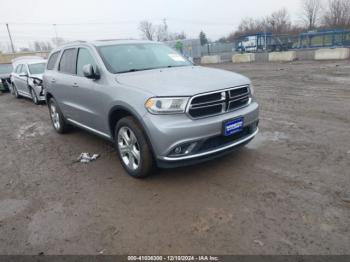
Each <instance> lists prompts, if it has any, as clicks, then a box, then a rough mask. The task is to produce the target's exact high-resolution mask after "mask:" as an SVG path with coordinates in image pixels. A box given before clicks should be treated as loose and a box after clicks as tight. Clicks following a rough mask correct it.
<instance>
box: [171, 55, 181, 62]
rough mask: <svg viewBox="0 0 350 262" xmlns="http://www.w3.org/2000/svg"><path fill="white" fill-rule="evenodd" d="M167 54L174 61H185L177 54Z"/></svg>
mask: <svg viewBox="0 0 350 262" xmlns="http://www.w3.org/2000/svg"><path fill="white" fill-rule="evenodd" d="M168 56H169V57H170V58H171V59H173V60H174V61H176V62H185V59H184V58H183V57H182V56H180V55H178V54H168Z"/></svg>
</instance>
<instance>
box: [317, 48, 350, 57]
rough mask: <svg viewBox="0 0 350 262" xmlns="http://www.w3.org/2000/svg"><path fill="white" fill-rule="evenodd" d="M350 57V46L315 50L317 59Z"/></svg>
mask: <svg viewBox="0 0 350 262" xmlns="http://www.w3.org/2000/svg"><path fill="white" fill-rule="evenodd" d="M349 57H350V49H349V48H334V49H330V48H325V49H318V50H316V52H315V60H344V59H348V58H349Z"/></svg>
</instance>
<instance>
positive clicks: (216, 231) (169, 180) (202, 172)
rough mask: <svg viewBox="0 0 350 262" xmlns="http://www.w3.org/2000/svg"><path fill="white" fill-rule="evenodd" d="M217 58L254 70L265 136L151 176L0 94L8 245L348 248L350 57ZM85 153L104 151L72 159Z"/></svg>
mask: <svg viewBox="0 0 350 262" xmlns="http://www.w3.org/2000/svg"><path fill="white" fill-rule="evenodd" d="M217 67H220V68H224V69H227V70H233V71H238V72H241V73H243V74H245V75H247V76H249V77H251V78H252V80H253V82H254V84H255V90H256V97H257V98H258V100H259V102H260V104H261V125H260V128H261V132H260V134H259V136H258V137H257V138H256V139H255V140H254V141H253V142H252V143H251V144H250V145H248V146H247V147H245V148H243V149H242V150H240V151H239V152H236V153H233V154H231V155H229V156H227V157H224V158H222V159H219V160H215V161H212V162H208V163H205V164H202V165H198V166H193V167H189V168H181V169H175V170H162V171H160V172H158V173H157V174H154V175H153V176H151V177H150V178H148V179H145V180H136V179H132V178H130V177H129V176H127V175H126V174H125V172H124V171H123V169H122V167H121V165H120V163H119V161H118V159H117V156H116V154H115V152H114V149H113V147H112V146H111V145H110V144H109V143H108V142H106V141H104V140H102V139H100V138H98V137H95V136H93V135H91V134H89V133H86V132H84V131H80V130H74V131H73V132H71V133H70V134H67V135H58V134H56V133H55V132H54V131H53V129H52V127H51V124H50V121H49V115H48V112H47V108H46V106H44V105H42V106H35V105H33V104H32V103H31V101H29V100H26V99H20V100H17V99H15V98H13V97H12V96H10V95H9V94H3V95H0V134H1V136H0V148H1V152H0V253H1V254H37V253H39V252H44V253H45V254H98V253H103V254H120V253H123V254H125V253H132V254H135V253H138V254H155V253H161V254H185V253H192V254H193V253H194V254H203V253H206V254H208V253H212V254H350V251H349V247H350V227H349V225H350V132H349V130H350V62H334V63H333V62H332V63H330V62H327V63H326V62H324V63H318V62H304V63H301V62H296V63H291V64H278V63H275V64H253V65H249V64H246V65H233V64H223V65H220V66H217ZM85 151H87V152H93V153H99V154H101V158H100V159H98V160H97V161H96V162H93V163H90V164H81V163H75V160H76V158H77V157H78V156H79V154H80V153H81V152H85Z"/></svg>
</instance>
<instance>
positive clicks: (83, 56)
mask: <svg viewBox="0 0 350 262" xmlns="http://www.w3.org/2000/svg"><path fill="white" fill-rule="evenodd" d="M87 64H91V65H92V67H93V68H94V70H96V62H95V59H94V58H93V57H92V55H91V53H90V51H89V50H87V49H86V48H79V53H78V61H77V75H78V76H84V74H83V67H84V65H87Z"/></svg>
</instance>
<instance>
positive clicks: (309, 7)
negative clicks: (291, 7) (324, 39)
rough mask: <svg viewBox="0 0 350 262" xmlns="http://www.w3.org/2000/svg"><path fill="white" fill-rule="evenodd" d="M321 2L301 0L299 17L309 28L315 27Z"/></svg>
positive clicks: (317, 0)
mask: <svg viewBox="0 0 350 262" xmlns="http://www.w3.org/2000/svg"><path fill="white" fill-rule="evenodd" d="M321 8H322V3H321V1H320V0H302V13H301V19H302V20H303V22H304V24H305V25H306V26H307V28H308V29H309V30H313V29H315V28H316V27H317V25H318V22H319V18H320V15H321Z"/></svg>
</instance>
